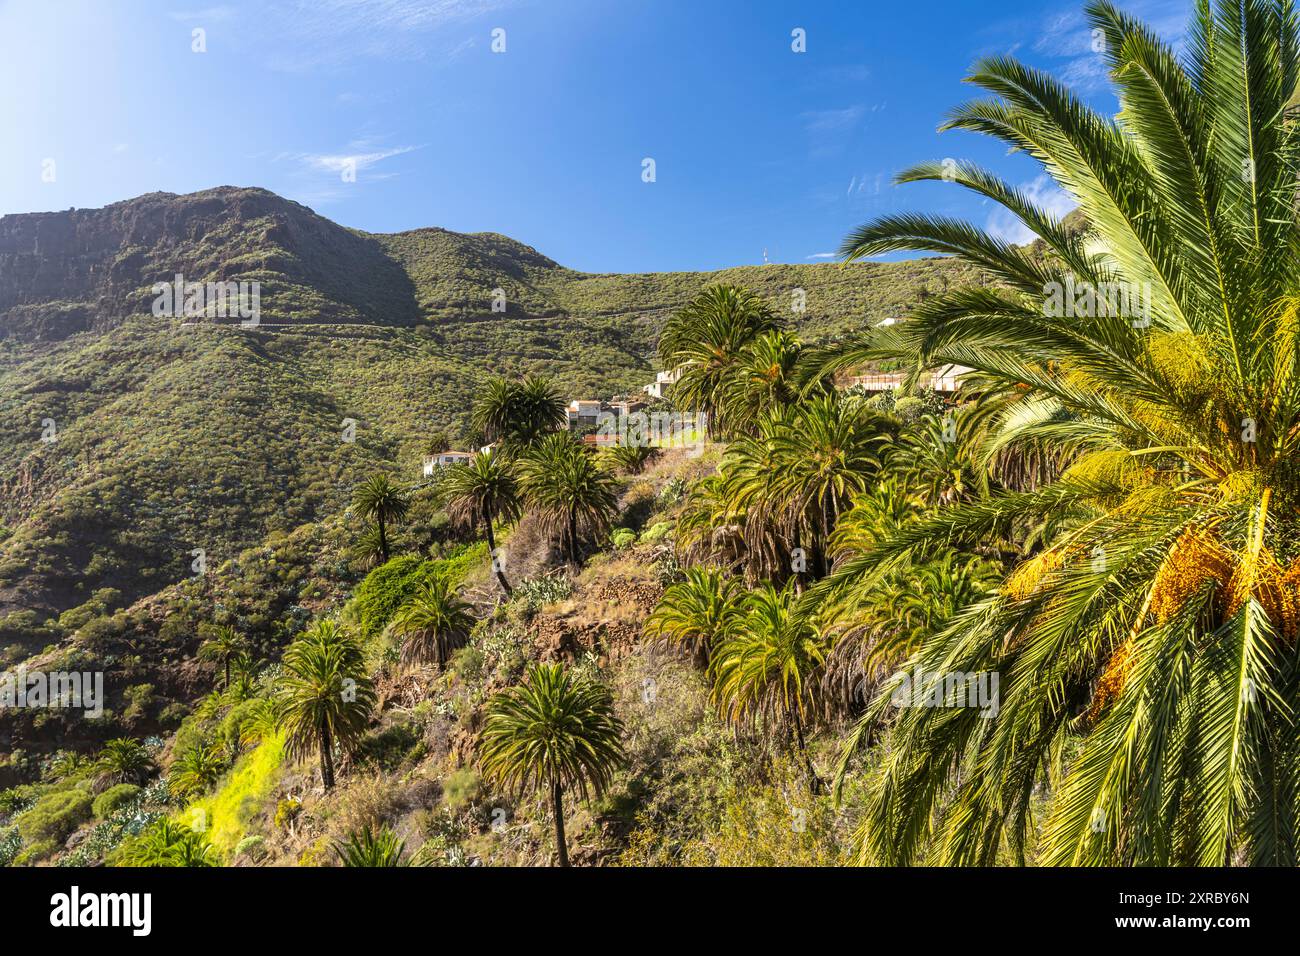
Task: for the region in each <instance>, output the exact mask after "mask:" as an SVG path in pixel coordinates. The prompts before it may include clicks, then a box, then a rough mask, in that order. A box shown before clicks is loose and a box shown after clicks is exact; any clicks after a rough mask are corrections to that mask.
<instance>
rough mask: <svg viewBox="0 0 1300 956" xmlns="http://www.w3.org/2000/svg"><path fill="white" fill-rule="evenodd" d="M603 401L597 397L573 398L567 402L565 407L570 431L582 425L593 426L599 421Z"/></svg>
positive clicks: (602, 409)
mask: <svg viewBox="0 0 1300 956" xmlns="http://www.w3.org/2000/svg"><path fill="white" fill-rule="evenodd" d="M604 409H605V403H604V402H602V401H600V400H599V399H584V398H575V399H574V400H573V401H571V402H569V407H568V408H567V409H565V413H566V414H567V415H568V425H569V430H570V431H572V430H573V429H575V428H578V427H580V426H582V425H591V426H593V427H594V426H595V425H596V424H597V423H598V422H599V421H600V413H601V412H602V411H604Z"/></svg>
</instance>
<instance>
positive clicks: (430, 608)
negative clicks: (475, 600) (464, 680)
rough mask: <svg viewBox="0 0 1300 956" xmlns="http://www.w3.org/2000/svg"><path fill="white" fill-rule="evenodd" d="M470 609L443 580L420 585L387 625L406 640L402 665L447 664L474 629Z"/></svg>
mask: <svg viewBox="0 0 1300 956" xmlns="http://www.w3.org/2000/svg"><path fill="white" fill-rule="evenodd" d="M470 610H471V608H470V606H469V605H468V604H466V603H465V602H464V601H462V600H461V599H460V598H458V597H457V596H456V589H455V588H454V587H453V586H452V585H451V583H450V582H449V581H448V580H447V579H446V578H444V577H440V576H434V577H433V578H431V579H430V580H428V581H427V582H425V583H424V584H422V585H421V586H420V587H419V588H417V589H416V591H415V593H414V594H413V595H411V597H410V599H409V600H408V601H407V602H406V603H405V604H403V605H402V606H401V607H400V608H398V609H397V613H396V614H395V615H393V621H392V623H391V624H390V625H389V626H390V627H391V628H392V631H393V633H394V634H396V635H398V636H399V637H402V636H404V637H405V638H406V640H405V641H404V642H403V643H402V662H403V663H405V664H415V663H432V664H440V665H441V664H446V663H447V660H448V658H450V657H451V652H452V651H454V650H455V649H456V648H458V647H463V646H464V644H465V642H466V641H467V640H468V639H469V632H470V629H471V628H472V627H473V626H474V618H473V617H471V616H470V613H469V612H470Z"/></svg>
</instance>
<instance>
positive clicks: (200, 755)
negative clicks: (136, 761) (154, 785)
mask: <svg viewBox="0 0 1300 956" xmlns="http://www.w3.org/2000/svg"><path fill="white" fill-rule="evenodd" d="M225 769H226V762H225V760H224V759H223V757H222V754H221V748H220V747H218V746H217V745H216V744H213V743H210V742H204V741H200V742H199V743H196V744H194V745H193V746H192V747H190V748H189V749H187V750H186V751H185V752H184V753H182V754H181V755H180V757H179V758H177V760H176V762H175V763H174V764H173V765H172V768H171V773H170V774H169V776H168V780H167V789H168V790H169V791H171V792H172V793H173V794H175V795H176V796H177V797H180V798H181V799H182V800H188V799H190V798H191V797H196V796H198V795H199V794H202V793H205V792H207V791H208V790H209V789H211V788H212V786H213V785H214V784H215V783H216V782H217V781H218V780H219V779H220V778H221V774H222V772H223V771H224V770H225Z"/></svg>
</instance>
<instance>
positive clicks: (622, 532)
mask: <svg viewBox="0 0 1300 956" xmlns="http://www.w3.org/2000/svg"><path fill="white" fill-rule="evenodd" d="M609 543H610V544H612V545H613V546H614V547H615V548H617V549H619V550H620V551H621V550H622V549H623V548H630V547H632V545H634V544H636V532H635V531H633V530H632V529H631V528H615V529H614V531H613V533H612V534H610V536H609Z"/></svg>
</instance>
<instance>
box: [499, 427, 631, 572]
mask: <svg viewBox="0 0 1300 956" xmlns="http://www.w3.org/2000/svg"><path fill="white" fill-rule="evenodd" d="M519 485H520V488H521V489H522V491H523V496H524V501H525V503H526V504H527V507H528V509H529V510H530V511H532V512H533V513H535V514H536V515H537V517H538V518H539V519H540V521H541V524H542V527H543V528H544V529H545V530H546V533H547V534H549V535H550V536H551V537H552V538H553V539H555V540H558V541H559V545H560V550H561V551H562V552H563V553H564V554H565V555H567V556H568V559H569V560H570V561H572V562H573V563H574V564H577V563H578V562H579V561H580V560H581V558H582V550H581V545H582V542H583V541H584V540H589V539H591V538H595V537H598V536H599V535H601V534H603V533H604V532H605V531H607V530H608V529H609V522H610V519H611V518H612V517H613V515H614V514H615V513H616V511H617V509H618V492H617V483H616V482H615V480H614V476H613V475H611V474H610V473H609V472H607V471H605V469H603V468H602V467H600V464H599V463H598V462H597V461H596V458H595V456H594V455H593V454H592V453H591V452H589V451H587V449H585V448H584V447H583V446H582V443H581V442H579V441H578V440H577V439H575V438H574V437H573V436H572V435H570V434H569V433H568V432H558V433H556V434H553V435H548V436H547V437H546V438H544V439H542V441H541V442H539V443H538V445H537V447H536V448H534V449H533V450H532V451H530V452H529V453H528V454H526V455H524V457H522V458H521V459H520V460H519Z"/></svg>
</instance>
